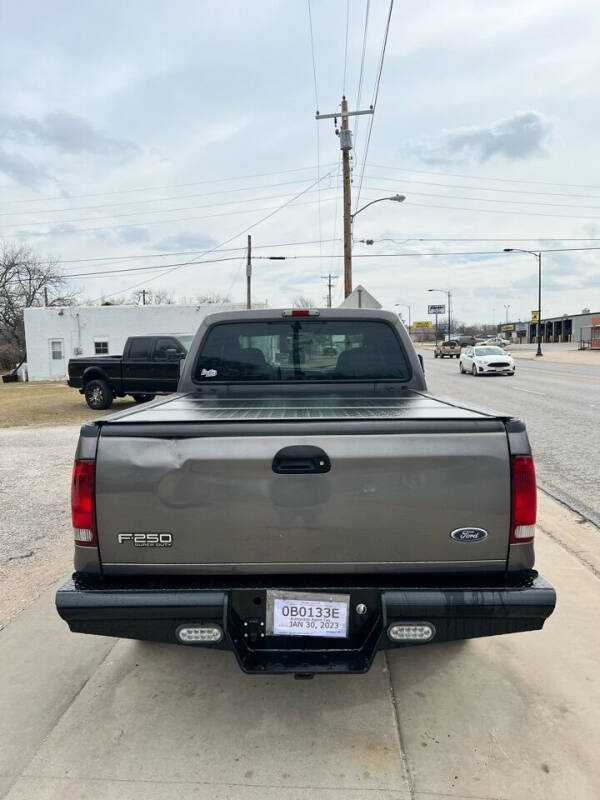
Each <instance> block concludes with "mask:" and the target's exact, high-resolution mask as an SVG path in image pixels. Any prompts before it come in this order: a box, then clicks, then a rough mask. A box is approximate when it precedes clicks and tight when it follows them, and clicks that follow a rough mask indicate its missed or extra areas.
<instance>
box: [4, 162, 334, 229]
mask: <svg viewBox="0 0 600 800" xmlns="http://www.w3.org/2000/svg"><path fill="white" fill-rule="evenodd" d="M325 166H335V162H331V163H330V164H327V165H325ZM311 180H313V179H312V177H311V178H301V179H300V180H295V181H280V182H279V183H266V184H263V185H262V186H243V187H241V188H240V187H236V188H235V189H220V190H219V191H216V192H201V193H194V194H182V195H175V196H171V197H156V198H149V199H146V200H127V201H125V202H123V203H100V204H99V205H95V206H68V207H67V208H41V209H35V210H27V211H0V216H2V217H14V216H22V215H23V214H61V213H63V212H65V211H95V210H96V209H98V208H118V207H121V206H132V205H141V204H142V203H144V204H146V203H163V202H169V201H171V200H189V199H191V198H194V197H212V196H214V195H219V194H237V193H238V192H251V191H259V190H262V189H274V188H277V187H279V186H292V185H293V184H296V183H310V182H311ZM231 202H236V201H233V200H232V201H231ZM240 202H242V201H240ZM162 210H163V211H170V210H172V209H168V208H166V209H162ZM137 213H139V214H142V213H145V212H143V211H139V212H137Z"/></svg>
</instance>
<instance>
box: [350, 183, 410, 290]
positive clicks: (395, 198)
mask: <svg viewBox="0 0 600 800" xmlns="http://www.w3.org/2000/svg"><path fill="white" fill-rule="evenodd" d="M384 200H391V201H392V202H394V203H403V202H404V201H405V200H406V197H405V196H404V195H403V194H394V195H392V196H391V197H380V198H378V199H377V200H371V202H370V203H366V204H365V205H364V206H362V207H361V208H359V209H358V211H355V212H354V214H350V231H349V234H350V236H349V239H348V234H347V232H346V230H344V296H345V297H348V295H349V294H350V293H351V291H352V240H353V227H354V218H355V217H357V216H358V215H359V214H360V213H361V211H364V210H365V208H368V207H369V206H372V205H374V203H383V202H384ZM349 210H350V209H349V208H348V211H349ZM346 219H348V217H346Z"/></svg>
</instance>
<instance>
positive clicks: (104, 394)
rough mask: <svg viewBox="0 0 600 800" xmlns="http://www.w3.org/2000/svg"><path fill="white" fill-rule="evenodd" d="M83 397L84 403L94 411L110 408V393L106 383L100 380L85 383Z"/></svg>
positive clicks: (111, 397) (111, 395)
mask: <svg viewBox="0 0 600 800" xmlns="http://www.w3.org/2000/svg"><path fill="white" fill-rule="evenodd" d="M84 395H85V402H86V403H87V404H88V406H89V407H90V408H93V409H94V411H102V410H103V409H105V408H110V407H111V406H112V402H113V394H112V391H111V389H110V387H109V385H108V383H107V382H106V381H103V380H102V379H100V378H96V379H95V380H93V381H90V382H89V383H86V385H85V390H84Z"/></svg>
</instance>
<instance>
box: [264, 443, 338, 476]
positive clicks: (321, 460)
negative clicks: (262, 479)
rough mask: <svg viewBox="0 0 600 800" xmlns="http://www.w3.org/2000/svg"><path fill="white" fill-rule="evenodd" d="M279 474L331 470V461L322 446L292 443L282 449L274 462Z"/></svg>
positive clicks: (274, 467)
mask: <svg viewBox="0 0 600 800" xmlns="http://www.w3.org/2000/svg"><path fill="white" fill-rule="evenodd" d="M272 468H273V472H276V473H277V474H278V475H300V474H302V475H310V474H318V473H321V472H329V470H330V469H331V461H330V460H329V456H328V455H327V453H326V452H325V451H324V450H321V448H320V447H312V446H310V445H301V444H299V445H291V446H290V447H284V448H283V449H281V450H280V451H279V452H278V453H277V455H276V456H275V458H274V459H273V464H272Z"/></svg>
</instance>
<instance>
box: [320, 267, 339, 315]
mask: <svg viewBox="0 0 600 800" xmlns="http://www.w3.org/2000/svg"><path fill="white" fill-rule="evenodd" d="M321 278H322V279H323V280H326V281H327V308H331V291H332V289H333V284H334V281H337V275H332V274H331V272H329V273H328V274H327V275H321Z"/></svg>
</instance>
